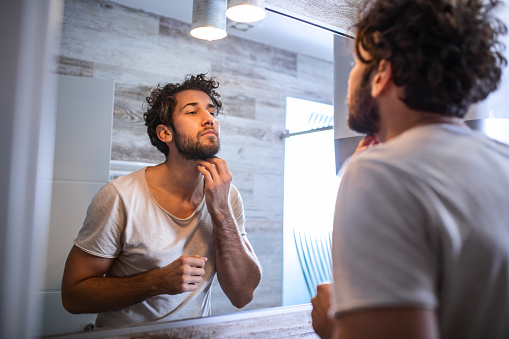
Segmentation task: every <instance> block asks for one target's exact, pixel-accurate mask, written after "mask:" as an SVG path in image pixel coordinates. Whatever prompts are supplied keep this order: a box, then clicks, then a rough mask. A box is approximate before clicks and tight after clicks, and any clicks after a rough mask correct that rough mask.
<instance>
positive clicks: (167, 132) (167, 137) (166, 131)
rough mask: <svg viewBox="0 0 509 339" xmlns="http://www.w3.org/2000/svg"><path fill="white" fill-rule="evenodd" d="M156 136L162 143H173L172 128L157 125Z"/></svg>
mask: <svg viewBox="0 0 509 339" xmlns="http://www.w3.org/2000/svg"><path fill="white" fill-rule="evenodd" d="M156 134H157V137H158V138H159V140H161V141H162V142H172V141H173V134H172V131H171V128H169V127H168V126H165V125H162V124H161V125H157V127H156Z"/></svg>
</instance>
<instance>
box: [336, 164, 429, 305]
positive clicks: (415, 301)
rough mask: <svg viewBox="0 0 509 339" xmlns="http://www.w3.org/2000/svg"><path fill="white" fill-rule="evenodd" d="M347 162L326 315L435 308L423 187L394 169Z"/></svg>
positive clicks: (339, 193)
mask: <svg viewBox="0 0 509 339" xmlns="http://www.w3.org/2000/svg"><path fill="white" fill-rule="evenodd" d="M359 158H360V159H355V160H354V161H352V162H351V163H350V164H349V166H348V168H347V170H346V171H345V174H344V176H343V179H342V182H341V185H340V188H339V190H338V197H337V201H336V209H335V215H334V230H333V267H334V270H333V271H334V274H333V277H334V290H333V303H332V307H331V310H330V312H331V313H332V314H333V315H338V314H339V313H341V312H347V311H353V310H359V309H365V308H376V307H401V306H411V307H424V308H434V307H436V305H437V296H436V291H435V289H436V281H437V272H436V270H437V269H436V267H437V259H436V254H435V253H434V251H433V244H432V242H431V241H430V235H429V226H430V225H429V224H430V223H432V220H431V218H430V217H429V216H428V215H427V214H428V213H427V208H426V207H425V202H423V199H424V200H425V196H426V194H425V187H424V183H423V182H421V181H420V180H419V179H418V178H415V177H412V176H411V175H410V174H408V173H407V172H406V171H404V170H402V169H401V168H398V167H397V166H392V165H388V164H385V163H382V162H378V161H376V160H372V159H369V158H367V159H366V158H362V157H359Z"/></svg>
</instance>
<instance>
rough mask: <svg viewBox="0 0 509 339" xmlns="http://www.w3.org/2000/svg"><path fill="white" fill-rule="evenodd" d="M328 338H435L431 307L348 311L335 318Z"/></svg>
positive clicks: (434, 320)
mask: <svg viewBox="0 0 509 339" xmlns="http://www.w3.org/2000/svg"><path fill="white" fill-rule="evenodd" d="M332 338H337V339H350V338H355V339H364V338H366V339H367V338H369V339H378V338H380V339H382V338H412V339H438V338H439V333H438V325H437V320H436V316H435V312H434V311H433V310H429V309H424V308H410V307H408V308H406V307H401V308H380V309H367V310H364V311H358V312H352V313H347V314H345V315H342V316H340V317H338V318H336V319H335V326H334V333H333V335H332Z"/></svg>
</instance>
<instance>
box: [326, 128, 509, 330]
mask: <svg viewBox="0 0 509 339" xmlns="http://www.w3.org/2000/svg"><path fill="white" fill-rule="evenodd" d="M333 266H334V281H335V283H334V288H333V290H334V293H333V305H332V308H331V313H332V314H333V315H339V314H341V313H342V312H349V311H355V310H361V309H366V308H377V307H400V306H416V307H422V308H429V309H433V310H436V312H437V316H438V321H439V326H440V333H441V337H442V338H447V339H453V338H461V339H468V338H509V146H508V145H505V144H502V143H499V142H496V141H493V140H491V139H489V138H488V137H486V136H485V135H484V134H482V133H480V132H475V131H471V130H468V129H464V128H461V127H457V126H452V125H442V124H438V125H426V126H422V127H416V128H413V129H411V130H408V131H406V132H405V133H403V134H401V135H400V136H398V137H397V138H394V139H392V140H390V141H388V142H386V143H384V144H382V145H379V146H376V147H374V148H373V149H370V150H367V151H366V152H364V153H361V154H359V155H357V156H355V157H353V158H352V159H351V161H350V162H349V164H348V167H347V168H346V171H345V173H344V176H343V178H342V182H341V185H340V188H339V190H338V198H337V202H336V210H335V217H334V231H333Z"/></svg>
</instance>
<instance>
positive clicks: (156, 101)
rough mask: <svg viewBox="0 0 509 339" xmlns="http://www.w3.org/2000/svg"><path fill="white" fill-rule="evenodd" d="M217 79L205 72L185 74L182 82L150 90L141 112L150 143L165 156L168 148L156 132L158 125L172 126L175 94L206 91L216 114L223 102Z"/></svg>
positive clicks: (175, 103) (175, 102)
mask: <svg viewBox="0 0 509 339" xmlns="http://www.w3.org/2000/svg"><path fill="white" fill-rule="evenodd" d="M219 84H220V82H219V79H218V78H216V77H210V78H207V77H206V73H202V74H198V75H187V76H186V77H185V79H184V81H183V82H182V83H180V84H179V83H176V84H170V83H168V84H166V85H164V86H161V85H158V86H157V88H155V89H154V90H152V91H151V92H150V95H149V96H148V97H147V98H146V101H147V103H148V107H147V110H146V111H145V113H144V114H143V118H144V119H145V126H147V133H148V135H149V137H150V142H151V143H152V145H154V146H155V147H157V149H158V150H159V151H161V152H162V153H163V154H164V155H165V156H166V157H168V152H169V148H168V145H166V143H164V142H162V141H161V140H159V138H158V137H157V133H156V128H157V126H158V125H165V126H169V127H171V128H174V126H173V120H172V117H173V111H174V110H175V106H176V105H177V100H176V99H175V95H176V94H177V93H180V92H182V91H185V90H189V89H194V90H199V91H202V92H205V93H207V95H208V96H209V97H210V99H211V100H212V103H213V104H214V106H215V108H216V112H217V114H221V109H222V107H223V104H222V103H221V101H220V100H219V98H220V97H221V96H220V95H219V93H217V91H216V89H218V88H219Z"/></svg>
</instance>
